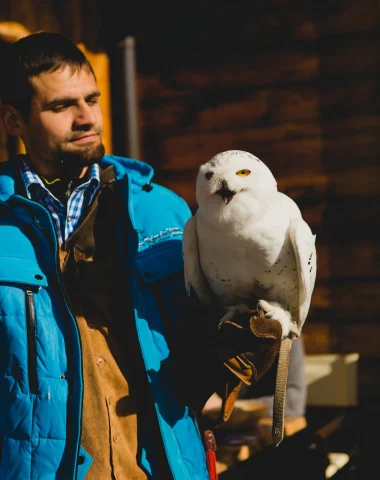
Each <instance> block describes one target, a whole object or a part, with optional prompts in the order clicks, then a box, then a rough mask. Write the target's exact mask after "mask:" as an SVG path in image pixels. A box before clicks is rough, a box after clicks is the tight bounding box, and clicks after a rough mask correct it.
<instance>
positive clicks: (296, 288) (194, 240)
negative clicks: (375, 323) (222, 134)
mask: <svg viewBox="0 0 380 480" xmlns="http://www.w3.org/2000/svg"><path fill="white" fill-rule="evenodd" d="M196 198H197V202H198V209H197V211H196V213H195V215H194V216H193V217H192V218H190V219H189V221H188V222H187V224H186V226H185V230H184V237H183V255H184V264H185V282H186V286H187V288H188V289H190V287H192V288H193V289H194V290H195V292H196V294H197V295H198V296H199V298H200V300H201V301H202V302H204V303H205V304H207V305H210V306H212V305H213V306H218V307H222V308H224V309H225V310H226V312H227V313H226V316H225V317H224V318H223V319H226V318H228V317H230V316H232V315H233V313H234V312H235V310H236V308H240V307H241V306H243V305H248V306H250V307H252V306H253V307H256V305H259V306H260V307H261V308H263V309H264V310H265V312H266V315H267V316H268V317H269V318H274V319H276V320H278V321H280V323H281V325H282V330H283V338H286V337H287V336H289V333H290V332H293V334H295V335H296V336H298V335H299V334H300V332H301V329H302V327H303V324H304V322H305V320H306V317H307V314H308V311H309V307H310V302H311V296H312V293H313V289H314V284H315V278H316V268H317V265H316V257H317V254H316V248H315V235H313V234H312V232H311V230H310V227H309V226H308V224H307V223H306V222H305V221H304V220H303V218H302V215H301V212H300V210H299V208H298V206H297V205H296V203H295V202H294V201H293V200H292V199H291V198H290V197H288V196H286V195H285V194H283V193H281V192H279V191H278V190H277V182H276V180H275V178H274V176H273V175H272V173H271V171H270V170H269V168H268V167H267V166H266V165H265V164H264V163H263V162H262V161H261V160H260V159H258V158H257V157H255V156H254V155H252V154H251V153H248V152H244V151H241V150H230V151H226V152H222V153H219V154H218V155H215V156H214V157H213V158H212V159H211V160H210V161H209V162H207V163H205V164H203V165H202V166H201V167H200V169H199V172H198V177H197V182H196Z"/></svg>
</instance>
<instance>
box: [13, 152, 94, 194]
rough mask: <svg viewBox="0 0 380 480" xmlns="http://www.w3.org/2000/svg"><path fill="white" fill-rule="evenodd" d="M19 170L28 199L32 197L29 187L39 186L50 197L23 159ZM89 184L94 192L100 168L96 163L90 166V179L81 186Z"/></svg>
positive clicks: (39, 179)
mask: <svg viewBox="0 0 380 480" xmlns="http://www.w3.org/2000/svg"><path fill="white" fill-rule="evenodd" d="M20 169H21V178H22V180H23V182H24V185H25V188H26V192H27V195H28V198H31V197H32V194H31V190H30V186H31V185H39V186H40V187H41V188H43V189H44V190H46V191H47V192H48V193H49V194H50V195H51V193H50V191H49V189H47V188H46V186H45V184H44V183H43V181H42V180H41V178H40V177H39V176H38V175H37V174H36V173H35V172H33V170H31V168H30V167H29V165H28V163H27V161H26V160H25V159H21V164H20ZM90 183H91V184H93V185H94V190H96V188H97V187H98V186H99V185H100V167H99V164H98V163H94V164H93V165H92V166H91V171H90V178H89V180H88V181H87V182H85V183H84V184H82V186H84V185H89V184H90Z"/></svg>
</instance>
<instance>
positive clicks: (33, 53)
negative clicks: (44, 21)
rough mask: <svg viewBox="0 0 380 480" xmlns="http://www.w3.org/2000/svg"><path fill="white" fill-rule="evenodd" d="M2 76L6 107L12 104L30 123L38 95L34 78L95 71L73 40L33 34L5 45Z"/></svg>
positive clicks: (0, 91)
mask: <svg viewBox="0 0 380 480" xmlns="http://www.w3.org/2000/svg"><path fill="white" fill-rule="evenodd" d="M2 65H3V68H2V72H1V75H0V96H1V101H2V103H3V105H12V106H13V107H15V108H16V109H17V110H19V111H20V112H21V114H22V115H23V117H24V119H25V120H26V121H28V120H29V115H30V106H31V100H32V97H33V94H34V91H33V87H32V85H31V83H30V78H32V77H36V76H38V75H39V74H41V73H43V72H55V71H57V70H59V69H63V68H65V67H70V68H71V70H72V72H73V73H74V72H75V71H78V70H80V69H82V68H86V69H88V71H89V72H91V73H92V74H93V75H94V77H95V73H94V70H93V68H92V66H91V64H90V62H89V60H88V59H87V57H86V56H85V54H84V53H83V52H82V50H80V49H79V48H78V47H77V46H76V45H75V44H74V43H73V42H72V41H71V40H69V39H68V38H67V37H65V36H64V35H61V34H59V33H52V32H38V33H32V34H31V35H28V36H26V37H23V38H21V39H20V40H17V42H14V43H11V44H8V45H5V46H4V58H3V59H2Z"/></svg>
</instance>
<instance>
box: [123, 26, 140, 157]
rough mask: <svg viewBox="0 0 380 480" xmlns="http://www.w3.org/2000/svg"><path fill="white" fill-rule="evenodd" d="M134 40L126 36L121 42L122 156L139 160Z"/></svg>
mask: <svg viewBox="0 0 380 480" xmlns="http://www.w3.org/2000/svg"><path fill="white" fill-rule="evenodd" d="M135 43H136V42H135V38H134V37H131V36H128V37H125V38H124V40H122V41H121V46H122V48H123V74H124V96H123V102H124V106H123V109H124V112H123V114H124V122H125V132H124V133H125V134H123V136H124V154H125V155H126V156H127V157H130V158H134V159H137V160H140V138H139V123H138V115H137V110H138V106H137V89H136V55H135Z"/></svg>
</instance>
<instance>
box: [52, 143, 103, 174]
mask: <svg viewBox="0 0 380 480" xmlns="http://www.w3.org/2000/svg"><path fill="white" fill-rule="evenodd" d="M104 154H105V148H104V145H103V143H100V144H99V145H96V146H95V147H92V148H87V149H76V150H71V151H61V152H59V153H58V158H59V162H60V164H61V168H62V169H63V170H64V171H65V174H66V175H67V176H68V177H76V176H78V175H80V173H81V172H82V170H83V168H85V167H90V166H92V165H94V164H95V163H99V162H100V161H101V160H102V158H103V157H104Z"/></svg>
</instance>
